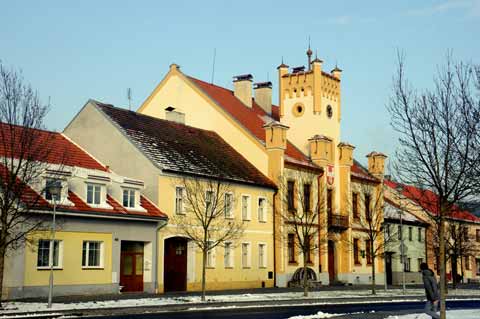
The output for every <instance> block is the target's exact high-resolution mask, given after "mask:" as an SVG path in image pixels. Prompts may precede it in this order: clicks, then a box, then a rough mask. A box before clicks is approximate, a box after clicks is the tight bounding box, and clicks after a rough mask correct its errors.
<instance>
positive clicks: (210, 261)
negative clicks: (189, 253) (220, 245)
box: [207, 241, 215, 268]
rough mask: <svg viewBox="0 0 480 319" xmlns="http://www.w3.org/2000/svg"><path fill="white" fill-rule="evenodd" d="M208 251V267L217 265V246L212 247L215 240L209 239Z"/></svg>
mask: <svg viewBox="0 0 480 319" xmlns="http://www.w3.org/2000/svg"><path fill="white" fill-rule="evenodd" d="M207 243H208V248H209V249H208V251H207V267H209V268H214V267H215V248H213V247H212V245H213V242H211V241H208V242H207Z"/></svg>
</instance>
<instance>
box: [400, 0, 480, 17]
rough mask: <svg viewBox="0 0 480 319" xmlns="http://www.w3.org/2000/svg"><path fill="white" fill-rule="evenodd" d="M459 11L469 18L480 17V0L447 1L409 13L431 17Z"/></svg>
mask: <svg viewBox="0 0 480 319" xmlns="http://www.w3.org/2000/svg"><path fill="white" fill-rule="evenodd" d="M452 11H458V12H462V13H463V14H465V16H467V17H480V0H446V1H443V2H439V3H436V4H434V5H432V6H430V7H423V8H418V9H412V10H409V11H408V12H407V14H409V15H415V16H431V15H436V14H442V13H447V12H452Z"/></svg>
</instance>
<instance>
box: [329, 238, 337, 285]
mask: <svg viewBox="0 0 480 319" xmlns="http://www.w3.org/2000/svg"><path fill="white" fill-rule="evenodd" d="M335 267H336V266H335V243H334V242H333V241H332V240H329V241H328V279H329V281H330V285H332V284H334V283H335V281H336V277H337V274H336V272H335Z"/></svg>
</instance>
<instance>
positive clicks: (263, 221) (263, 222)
mask: <svg viewBox="0 0 480 319" xmlns="http://www.w3.org/2000/svg"><path fill="white" fill-rule="evenodd" d="M258 222H259V223H262V224H266V223H267V221H266V220H258Z"/></svg>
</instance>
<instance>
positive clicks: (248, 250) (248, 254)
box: [242, 242, 252, 268]
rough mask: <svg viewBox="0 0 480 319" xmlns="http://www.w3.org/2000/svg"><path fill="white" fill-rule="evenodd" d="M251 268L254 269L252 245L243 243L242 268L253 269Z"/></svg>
mask: <svg viewBox="0 0 480 319" xmlns="http://www.w3.org/2000/svg"><path fill="white" fill-rule="evenodd" d="M245 248H246V251H245ZM244 256H246V257H244ZM244 258H245V259H244ZM251 267H252V243H251V242H243V243H242V268H251Z"/></svg>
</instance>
